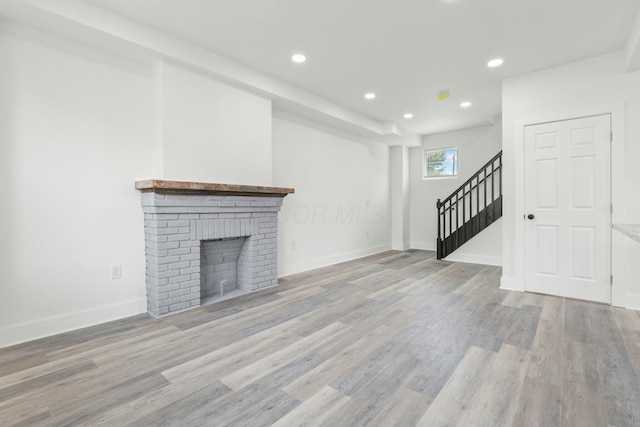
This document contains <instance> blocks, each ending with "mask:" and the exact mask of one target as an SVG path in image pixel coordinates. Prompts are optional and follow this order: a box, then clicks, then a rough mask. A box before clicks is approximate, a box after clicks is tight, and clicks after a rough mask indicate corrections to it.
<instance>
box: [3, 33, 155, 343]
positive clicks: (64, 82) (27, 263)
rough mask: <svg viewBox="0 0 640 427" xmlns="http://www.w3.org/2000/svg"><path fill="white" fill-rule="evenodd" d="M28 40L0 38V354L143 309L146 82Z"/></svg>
mask: <svg viewBox="0 0 640 427" xmlns="http://www.w3.org/2000/svg"><path fill="white" fill-rule="evenodd" d="M38 39H41V37H40V36H39V35H38V34H37V33H35V32H29V31H24V32H23V36H21V37H17V36H14V35H11V34H9V33H8V32H5V31H4V29H3V30H2V31H0V70H2V71H0V93H1V94H2V95H1V96H0V175H1V178H0V179H1V182H2V185H0V188H1V190H0V191H2V194H1V195H0V196H1V199H0V236H1V237H0V347H2V346H6V345H9V344H12V343H16V342H21V341H26V340H29V339H34V338H38V337H42V336H46V335H51V334H53V333H57V332H60V331H64V330H69V329H75V328H79V327H83V326H87V325H90V324H95V323H100V322H104V321H108V320H112V319H116V318H120V317H124V316H128V315H132V314H136V313H141V312H144V311H146V304H145V285H144V274H145V272H144V269H145V262H144V234H143V229H142V225H143V220H142V210H141V208H140V202H139V194H138V192H137V191H136V190H135V189H134V184H133V183H134V181H135V180H136V179H142V178H147V177H149V176H151V174H152V172H153V171H152V166H151V162H150V161H149V153H151V152H153V151H155V150H156V147H154V144H153V141H152V138H151V137H150V128H151V121H152V118H151V112H150V108H149V106H150V102H151V98H152V87H151V84H150V75H149V73H148V70H147V69H146V68H141V67H139V66H138V65H136V64H133V63H127V62H125V61H120V60H115V59H113V58H109V57H106V56H103V55H100V54H99V53H97V52H88V51H87V50H86V49H84V48H80V47H79V46H77V45H73V44H69V43H65V42H62V41H59V40H56V39H54V38H52V37H47V38H46V43H47V46H46V47H45V46H43V45H42V44H40V43H36V42H33V40H38ZM112 265H121V266H122V279H120V280H111V277H110V268H111V266H112Z"/></svg>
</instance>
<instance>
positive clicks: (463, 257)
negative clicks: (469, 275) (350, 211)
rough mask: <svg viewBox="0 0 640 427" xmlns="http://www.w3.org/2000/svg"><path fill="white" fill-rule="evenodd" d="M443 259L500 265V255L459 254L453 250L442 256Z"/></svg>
mask: <svg viewBox="0 0 640 427" xmlns="http://www.w3.org/2000/svg"><path fill="white" fill-rule="evenodd" d="M444 260H445V261H453V262H467V263H470V264H483V265H496V266H502V257H499V256H487V255H474V254H461V253H455V252H454V253H452V254H451V255H449V256H448V257H446V258H444Z"/></svg>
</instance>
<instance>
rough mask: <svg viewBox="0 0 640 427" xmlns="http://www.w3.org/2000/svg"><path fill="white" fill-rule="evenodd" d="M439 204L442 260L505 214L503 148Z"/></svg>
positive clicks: (438, 251) (438, 254)
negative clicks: (503, 207)
mask: <svg viewBox="0 0 640 427" xmlns="http://www.w3.org/2000/svg"><path fill="white" fill-rule="evenodd" d="M436 207H437V209H438V239H437V242H436V248H437V258H438V259H442V258H445V257H446V256H447V255H449V254H451V253H452V252H453V251H455V250H456V249H457V248H459V247H460V246H462V245H463V244H464V243H465V242H467V241H468V240H469V239H471V238H472V237H473V236H475V235H476V234H478V233H480V232H481V231H482V230H484V229H485V228H487V227H488V226H489V225H491V224H492V223H493V222H494V221H496V220H497V219H498V218H500V217H501V216H502V151H500V152H499V153H498V154H496V155H495V156H494V157H493V158H492V159H491V160H489V161H488V162H487V163H486V164H485V165H484V166H482V167H481V168H480V169H479V170H478V172H476V173H475V174H474V175H473V176H472V177H471V178H469V179H468V180H467V181H466V182H465V183H464V184H462V185H461V186H460V187H458V189H457V190H455V191H454V192H453V193H451V195H450V196H449V197H447V198H446V199H444V200H442V201H441V200H440V199H438V201H437V203H436Z"/></svg>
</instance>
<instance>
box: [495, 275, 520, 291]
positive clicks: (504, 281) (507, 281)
mask: <svg viewBox="0 0 640 427" xmlns="http://www.w3.org/2000/svg"><path fill="white" fill-rule="evenodd" d="M500 289H504V290H505V291H518V292H524V289H522V288H521V287H518V286H516V280H515V279H514V278H513V277H506V276H502V277H501V278H500Z"/></svg>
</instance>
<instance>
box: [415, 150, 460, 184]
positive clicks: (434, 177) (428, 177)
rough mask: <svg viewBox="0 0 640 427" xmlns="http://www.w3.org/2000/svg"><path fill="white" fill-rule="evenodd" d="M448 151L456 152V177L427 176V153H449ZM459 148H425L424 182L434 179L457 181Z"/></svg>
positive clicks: (423, 161)
mask: <svg viewBox="0 0 640 427" xmlns="http://www.w3.org/2000/svg"><path fill="white" fill-rule="evenodd" d="M448 150H456V163H455V167H456V174H455V175H445V176H426V173H427V153H433V152H436V151H448ZM458 164H459V161H458V147H457V146H455V147H445V148H423V150H422V180H423V181H428V180H432V179H457V178H458Z"/></svg>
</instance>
